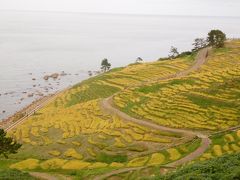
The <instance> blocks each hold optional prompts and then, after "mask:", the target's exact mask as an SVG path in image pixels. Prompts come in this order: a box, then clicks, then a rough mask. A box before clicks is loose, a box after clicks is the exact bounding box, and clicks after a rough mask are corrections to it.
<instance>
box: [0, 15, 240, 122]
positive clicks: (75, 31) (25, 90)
mask: <svg viewBox="0 0 240 180" xmlns="http://www.w3.org/2000/svg"><path fill="white" fill-rule="evenodd" d="M211 29H220V30H222V31H223V32H225V33H226V35H227V37H228V38H239V37H240V17H207V16H162V15H119V14H88V13H67V12H30V11H0V121H1V120H4V119H6V118H7V117H9V116H11V115H12V114H14V113H15V112H17V111H19V110H21V109H22V108H24V107H25V106H27V105H29V104H31V103H32V102H33V101H35V100H36V99H39V98H41V97H42V96H43V95H48V94H52V93H55V92H57V91H60V90H62V89H64V88H67V87H70V86H72V85H74V84H76V83H79V82H81V81H82V80H84V79H86V78H88V77H89V75H88V71H98V70H99V69H100V64H101V61H102V59H104V58H107V59H108V60H109V62H110V63H111V64H112V68H113V67H121V66H126V65H128V64H130V63H133V62H135V60H136V59H137V57H141V58H142V59H143V60H144V61H145V62H148V61H155V60H157V59H159V58H160V57H165V56H167V55H168V54H169V50H170V47H171V46H175V47H177V48H178V51H179V52H182V51H187V50H191V49H192V43H193V40H194V39H195V38H199V37H203V38H205V37H206V36H207V33H208V32H209V31H210V30H211ZM53 73H58V74H64V76H61V75H60V76H59V77H58V78H56V79H52V78H50V79H48V80H44V79H43V78H44V76H46V75H51V74H53Z"/></svg>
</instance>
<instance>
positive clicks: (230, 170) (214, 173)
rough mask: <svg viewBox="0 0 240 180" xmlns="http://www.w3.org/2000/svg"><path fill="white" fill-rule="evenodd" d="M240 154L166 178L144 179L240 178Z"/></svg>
mask: <svg viewBox="0 0 240 180" xmlns="http://www.w3.org/2000/svg"><path fill="white" fill-rule="evenodd" d="M239 167H240V154H235V155H225V156H223V157H219V158H215V159H212V160H208V161H205V162H201V163H195V164H192V165H188V166H186V167H183V168H180V169H178V170H177V171H176V172H173V173H169V174H167V175H165V176H162V175H157V176H155V177H152V178H149V177H146V178H143V179H149V180H150V179H151V180H190V179H192V180H203V179H209V180H214V179H218V180H230V179H232V180H233V179H239V178H240V168H239Z"/></svg>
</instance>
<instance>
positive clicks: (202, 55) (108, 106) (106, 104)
mask: <svg viewBox="0 0 240 180" xmlns="http://www.w3.org/2000/svg"><path fill="white" fill-rule="evenodd" d="M208 52H209V48H205V49H202V50H200V51H199V53H198V54H197V57H196V60H195V63H194V65H193V66H191V67H190V68H189V69H187V70H184V71H182V72H178V73H176V74H174V75H171V76H168V77H164V78H161V79H159V80H166V79H171V78H179V77H183V76H186V75H188V74H189V73H190V72H192V71H196V70H198V69H199V68H200V67H201V65H203V64H204V63H205V62H206V60H207V57H208ZM113 96H114V95H113ZM113 96H111V97H109V98H106V99H104V100H103V101H102V102H101V106H102V108H103V110H105V111H106V112H108V113H110V114H113V115H117V116H119V117H120V118H121V119H123V120H125V121H130V122H133V123H136V124H139V125H142V126H147V127H150V128H153V129H156V130H160V131H168V132H172V133H178V134H181V135H183V136H186V137H195V136H197V137H198V138H200V139H201V145H200V146H199V147H198V148H197V149H196V150H195V151H193V152H192V153H190V154H188V155H186V156H185V157H183V158H181V159H179V160H177V161H175V162H172V163H169V164H167V165H166V166H168V167H177V166H179V165H182V164H185V163H187V162H189V161H192V160H194V159H196V158H197V157H199V156H200V155H202V154H203V153H204V152H205V151H206V150H207V148H208V147H209V145H210V144H211V140H210V139H209V137H208V136H207V135H205V134H203V133H201V132H196V131H192V130H187V129H176V128H170V127H165V126H161V125H158V124H155V123H153V122H150V121H148V120H144V119H137V118H134V117H131V116H129V115H127V114H125V113H124V112H122V111H120V110H119V109H117V108H116V107H114V105H113ZM142 168H143V167H136V168H124V169H119V170H115V171H112V172H109V173H106V174H103V175H101V176H98V177H96V178H95V180H101V179H105V178H108V177H111V176H113V175H116V174H120V173H124V172H129V171H134V170H138V169H142Z"/></svg>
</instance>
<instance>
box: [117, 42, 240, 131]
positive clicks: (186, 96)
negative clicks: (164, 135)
mask: <svg viewBox="0 0 240 180" xmlns="http://www.w3.org/2000/svg"><path fill="white" fill-rule="evenodd" d="M239 97H240V42H239V41H234V42H231V43H228V44H227V45H226V47H225V48H222V49H218V50H213V51H212V52H211V53H210V54H209V57H208V62H207V63H206V64H204V65H203V66H202V67H201V69H200V70H198V71H194V72H192V73H190V74H189V75H187V76H185V77H181V78H173V79H170V80H162V81H159V82H156V81H155V82H151V83H149V84H148V85H146V84H145V85H144V86H139V87H133V88H129V89H126V90H123V91H122V92H121V93H118V94H117V95H115V96H114V103H115V105H116V106H117V107H118V108H120V109H121V110H122V111H124V112H125V113H127V114H129V115H131V116H135V117H138V118H142V119H146V120H149V121H153V122H155V123H158V124H161V125H163V126H169V127H174V128H192V129H201V130H210V131H215V130H220V129H226V128H228V127H231V126H236V125H238V124H239V119H240V101H239V100H240V98H239Z"/></svg>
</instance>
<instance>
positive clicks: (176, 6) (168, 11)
mask: <svg viewBox="0 0 240 180" xmlns="http://www.w3.org/2000/svg"><path fill="white" fill-rule="evenodd" d="M0 9H1V10H33V11H35V10H40V11H67V12H98V13H123V14H161V15H203V16H240V0H0Z"/></svg>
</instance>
